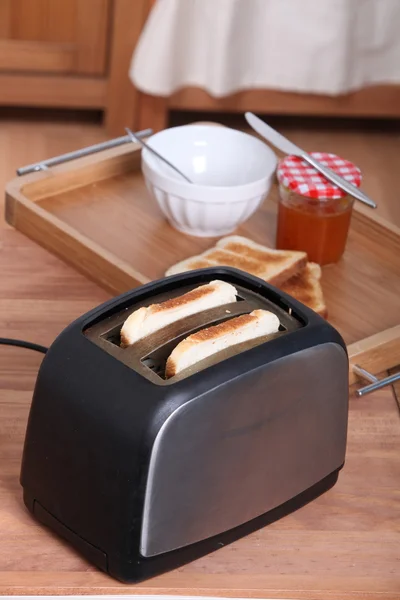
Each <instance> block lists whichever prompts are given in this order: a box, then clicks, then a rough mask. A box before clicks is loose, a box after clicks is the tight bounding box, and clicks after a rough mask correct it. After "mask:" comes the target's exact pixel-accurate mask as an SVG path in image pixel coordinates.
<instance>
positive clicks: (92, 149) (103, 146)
mask: <svg viewBox="0 0 400 600" xmlns="http://www.w3.org/2000/svg"><path fill="white" fill-rule="evenodd" d="M152 133H153V130H152V129H143V130H142V131H138V132H137V133H135V135H136V136H137V137H138V138H146V137H148V136H149V135H151V134H152ZM131 143H132V140H131V138H130V137H129V135H123V136H121V137H118V138H113V139H112V140H107V141H106V142H101V143H100V144H94V145H93V146H86V148H81V149H80V150H75V151H74V152H67V153H66V154H60V155H59V156H54V157H53V158H48V159H47V160H41V161H40V162H37V163H33V164H31V165H27V166H26V167H20V168H19V169H17V175H20V176H21V175H27V174H28V173H34V172H35V171H48V170H49V167H55V166H56V165H61V164H62V163H65V162H68V161H69V160H75V158H82V157H83V156H88V155H89V154H95V153H96V152H101V151H102V150H109V149H110V148H116V147H117V146H122V145H123V144H131Z"/></svg>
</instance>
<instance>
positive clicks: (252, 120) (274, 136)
mask: <svg viewBox="0 0 400 600" xmlns="http://www.w3.org/2000/svg"><path fill="white" fill-rule="evenodd" d="M244 116H245V119H246V121H247V122H248V124H249V125H250V127H252V128H253V129H254V131H256V132H257V133H258V134H259V135H261V137H263V138H265V139H266V140H268V141H269V142H270V143H271V144H272V145H273V146H275V148H278V150H280V151H281V152H284V153H285V154H294V155H295V156H302V155H303V154H306V152H305V151H304V150H302V149H301V148H299V147H298V146H296V144H293V143H292V142H291V141H290V140H288V139H286V138H285V136H283V135H282V134H281V133H278V132H277V131H275V129H273V128H272V127H270V125H267V123H265V121H262V120H261V119H260V118H259V117H257V116H256V115H254V114H253V113H251V112H246V113H245V114H244Z"/></svg>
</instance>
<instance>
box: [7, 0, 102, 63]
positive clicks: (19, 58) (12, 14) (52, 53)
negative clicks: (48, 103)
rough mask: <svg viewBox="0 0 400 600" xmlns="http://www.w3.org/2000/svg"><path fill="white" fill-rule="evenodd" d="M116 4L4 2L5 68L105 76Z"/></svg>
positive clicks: (82, 0) (57, 0)
mask: <svg viewBox="0 0 400 600" xmlns="http://www.w3.org/2000/svg"><path fill="white" fill-rule="evenodd" d="M110 5H111V0H0V69H1V70H2V71H28V72H29V71H33V72H38V71H39V72H40V71H41V72H55V73H60V72H61V73H71V74H72V73H81V74H92V75H104V74H105V72H106V67H107V64H106V58H107V47H108V21H109V16H110V9H111V6H110Z"/></svg>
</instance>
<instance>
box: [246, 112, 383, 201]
mask: <svg viewBox="0 0 400 600" xmlns="http://www.w3.org/2000/svg"><path fill="white" fill-rule="evenodd" d="M244 116H245V119H246V121H247V122H248V124H249V125H250V127H252V128H253V129H254V131H256V132H257V133H258V134H259V135H261V137H263V138H265V139H266V140H268V141H269V142H270V143H271V144H272V145H273V146H275V148H278V149H279V150H281V151H282V152H284V153H285V154H293V155H294V156H298V157H299V158H302V159H303V160H305V161H306V162H307V163H308V164H309V165H311V166H312V167H314V168H315V169H317V171H319V172H320V173H322V175H324V177H326V179H329V181H331V182H332V183H334V184H336V185H337V186H338V187H339V188H340V189H342V190H344V191H345V192H347V193H348V194H350V195H351V196H353V197H354V198H357V200H360V201H361V202H363V203H364V204H367V206H370V207H371V208H376V207H377V204H376V203H375V202H374V201H373V200H371V198H369V197H368V196H367V195H366V194H364V193H363V192H362V191H361V190H359V189H358V188H357V187H356V186H355V185H353V184H352V183H350V182H349V181H347V180H346V179H343V177H340V175H338V174H337V173H335V172H334V171H332V169H329V167H325V165H322V164H321V163H320V162H319V161H318V160H315V158H313V157H312V156H310V155H309V154H307V152H305V151H304V150H302V149H301V148H299V147H298V146H296V145H295V144H293V143H292V142H290V141H289V140H288V139H286V138H285V137H284V136H283V135H281V134H280V133H278V132H277V131H275V129H273V128H272V127H270V126H269V125H267V124H266V123H265V122H264V121H262V120H261V119H260V118H259V117H257V116H256V115H254V114H253V113H251V112H246V113H245V115H244Z"/></svg>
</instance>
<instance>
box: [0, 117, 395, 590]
mask: <svg viewBox="0 0 400 600" xmlns="http://www.w3.org/2000/svg"><path fill="white" fill-rule="evenodd" d="M23 129H24V132H25V130H26V127H24V128H23ZM42 129H43V127H42ZM76 135H77V136H79V133H78V132H77V133H76ZM57 139H58V140H59V136H57ZM22 140H23V143H22ZM57 143H58V144H59V143H60V142H59V141H58V142H57ZM25 146H26V138H25V137H24V136H22V135H21V147H24V148H25ZM66 149H68V148H65V149H62V148H61V147H60V150H59V151H60V152H61V151H65V150H66ZM40 151H42V148H41V146H37V148H36V154H38V152H40ZM24 152H26V150H24ZM52 153H53V154H54V149H53V152H52ZM5 156H6V155H5ZM27 156H28V155H26V157H25V162H31V161H32V160H33V157H31V156H29V158H27ZM37 157H38V158H40V156H37ZM6 158H7V156H6ZM23 162H24V160H20V161H19V162H18V163H17V165H16V166H20V165H21V164H22V163H23ZM3 164H4V163H3ZM111 227H112V226H111V225H110V228H111ZM360 235H362V234H360ZM181 243H182V242H181ZM0 273H1V280H0V335H6V336H9V337H21V338H24V339H30V340H32V341H35V342H39V343H42V344H50V343H51V342H52V340H53V339H54V337H55V336H56V335H57V334H58V333H59V332H60V331H61V330H62V328H63V327H65V326H66V325H67V324H68V323H69V322H70V321H71V320H73V319H74V318H76V317H78V316H80V315H81V314H82V313H83V312H85V311H87V310H89V309H90V308H92V307H93V306H95V305H97V304H99V303H100V302H102V301H104V300H106V299H107V297H108V295H107V293H106V292H105V291H103V290H102V289H101V288H99V287H98V286H97V285H95V284H94V283H91V282H90V281H88V280H87V279H86V278H85V277H83V276H82V275H80V274H79V273H77V272H76V271H75V270H73V269H72V268H71V267H69V266H67V265H66V264H65V263H64V262H62V261H60V260H59V259H57V258H55V257H54V256H53V255H51V254H50V253H48V252H47V251H45V250H44V249H42V248H40V247H39V246H37V245H36V244H35V243H33V242H31V241H30V240H29V239H27V238H26V237H25V236H23V235H21V234H20V233H19V232H16V231H13V230H10V229H3V230H0ZM363 318H364V323H365V329H364V331H363V332H362V333H363V334H364V336H366V335H367V329H368V327H369V320H368V313H366V312H365V311H364V312H363ZM360 322H361V321H360ZM361 326H362V325H360V327H361ZM40 361H41V356H40V355H39V354H36V353H33V352H30V351H28V350H22V349H16V348H8V347H1V346H0V540H1V543H0V594H1V595H6V594H27V595H29V594H46V595H49V594H145V593H151V594H161V593H167V594H175V593H176V594H182V595H200V594H208V595H218V596H230V597H240V596H242V597H243V596H245V597H252V598H266V597H270V598H292V599H296V598H297V599H300V598H301V599H302V600H305V599H307V600H375V599H377V600H378V599H379V600H398V599H399V597H400V560H399V558H400V552H399V549H400V493H399V487H400V485H399V484H400V418H399V409H398V406H397V403H396V400H395V398H394V396H393V392H392V390H391V389H384V390H381V391H379V392H376V393H374V394H371V395H369V396H366V397H365V398H362V399H358V398H355V397H354V396H352V397H351V399H350V419H349V437H348V451H347V459H346V464H345V467H344V469H343V471H342V472H341V474H340V476H339V481H338V483H337V484H336V486H335V487H334V488H333V489H332V490H330V491H329V492H327V493H326V494H325V495H324V496H322V497H321V498H319V499H317V500H316V501H314V502H313V503H312V504H310V505H308V506H306V507H304V508H302V509H300V510H299V511H297V512H296V513H294V514H293V515H290V516H288V517H286V518H284V519H282V520H280V521H279V522H277V523H274V524H273V525H271V526H269V527H267V528H265V529H262V530H260V531H258V532H256V533H254V534H252V535H250V536H248V537H246V538H244V539H242V540H239V541H238V542H236V543H234V544H232V545H230V546H227V547H225V548H222V549H221V550H219V551H218V552H216V553H214V554H211V555H209V556H206V557H204V558H202V559H200V560H198V561H196V562H193V563H191V564H189V565H186V566H185V567H182V568H181V569H178V570H176V571H173V572H171V573H169V574H165V575H163V576H160V577H158V578H155V579H152V580H150V581H148V582H144V583H142V584H140V585H137V586H132V585H131V586H129V585H123V584H119V583H118V582H115V581H113V580H112V579H110V578H109V577H108V576H106V575H105V574H103V573H100V572H98V571H97V570H96V569H94V568H93V567H92V566H91V565H89V564H88V563H86V562H85V561H84V560H83V559H81V558H80V557H79V556H78V555H77V554H76V553H75V552H74V551H73V550H72V549H71V548H69V546H68V545H67V544H65V543H64V542H62V541H61V540H59V539H58V538H56V537H55V536H54V535H53V534H51V533H50V532H49V531H48V530H46V529H44V528H42V527H41V526H40V525H38V524H37V523H36V522H35V521H34V520H33V519H32V518H31V516H30V515H29V514H28V512H27V511H26V510H25V508H24V506H23V503H22V490H21V487H20V485H19V469H20V460H21V452H22V444H23V438H24V433H25V427H26V419H27V416H28V411H29V406H30V402H31V396H32V389H33V386H34V382H35V378H36V373H37V369H38V367H39V365H40Z"/></svg>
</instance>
